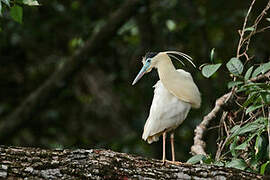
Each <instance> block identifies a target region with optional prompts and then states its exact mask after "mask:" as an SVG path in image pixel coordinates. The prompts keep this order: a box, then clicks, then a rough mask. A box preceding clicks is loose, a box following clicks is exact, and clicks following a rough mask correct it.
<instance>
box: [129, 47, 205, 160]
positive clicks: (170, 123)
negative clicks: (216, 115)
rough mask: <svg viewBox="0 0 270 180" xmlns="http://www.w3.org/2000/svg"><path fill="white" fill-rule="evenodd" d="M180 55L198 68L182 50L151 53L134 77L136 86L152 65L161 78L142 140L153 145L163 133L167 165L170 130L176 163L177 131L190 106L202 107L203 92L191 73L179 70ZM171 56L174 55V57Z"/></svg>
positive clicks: (156, 86)
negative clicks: (175, 60) (166, 144)
mask: <svg viewBox="0 0 270 180" xmlns="http://www.w3.org/2000/svg"><path fill="white" fill-rule="evenodd" d="M177 56H182V57H184V58H185V59H187V60H188V61H189V62H190V63H191V64H192V65H193V66H194V67H195V65H194V64H193V62H192V58H191V57H189V56H188V55H186V54H184V53H181V52H178V51H165V52H159V53H156V52H151V53H147V54H146V56H145V57H144V58H143V61H142V62H143V67H142V69H141V70H140V72H139V73H138V75H137V76H136V78H135V79H134V81H133V83H132V85H134V84H135V83H136V82H138V80H139V79H140V78H141V77H142V76H143V75H144V74H145V73H149V72H150V71H151V70H152V68H156V69H157V71H158V75H159V79H160V80H159V81H158V82H157V83H156V84H155V85H154V88H155V91H154V98H153V101H152V105H151V108H150V114H149V117H148V118H147V121H146V123H145V125H144V131H143V135H142V139H144V140H145V141H147V142H148V143H149V144H150V143H152V142H155V141H158V140H159V136H161V135H163V157H162V162H163V164H164V163H165V161H166V157H165V150H166V149H165V142H166V133H167V132H170V133H171V136H170V139H171V149H172V162H173V163H176V162H175V153H174V130H175V129H176V128H177V127H178V126H179V125H180V124H181V123H182V122H183V121H184V120H185V119H186V117H187V114H188V112H189V110H190V108H191V107H192V108H199V107H200V105H201V95H200V92H199V89H198V87H197V86H196V84H195V83H194V81H193V79H192V76H191V75H190V73H188V72H186V71H184V70H182V69H178V70H176V69H175V67H174V65H173V63H172V61H171V58H174V59H177V60H179V61H180V62H181V63H182V64H184V63H183V62H182V61H181V60H180V59H179V58H178V57H177ZM170 57H171V58H170Z"/></svg>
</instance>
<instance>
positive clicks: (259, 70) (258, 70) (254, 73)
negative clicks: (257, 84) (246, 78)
mask: <svg viewBox="0 0 270 180" xmlns="http://www.w3.org/2000/svg"><path fill="white" fill-rule="evenodd" d="M262 71H263V66H262V65H260V66H259V67H257V68H256V69H255V70H254V72H253V73H252V76H251V77H252V78H255V77H257V76H258V75H259V74H260V73H262Z"/></svg>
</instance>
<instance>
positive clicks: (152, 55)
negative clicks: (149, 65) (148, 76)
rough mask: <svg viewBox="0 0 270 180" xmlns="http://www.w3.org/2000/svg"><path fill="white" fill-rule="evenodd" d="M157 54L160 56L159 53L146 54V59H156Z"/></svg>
mask: <svg viewBox="0 0 270 180" xmlns="http://www.w3.org/2000/svg"><path fill="white" fill-rule="evenodd" d="M157 54H158V52H148V53H146V55H145V58H146V59H147V58H153V57H155V56H156V55H157Z"/></svg>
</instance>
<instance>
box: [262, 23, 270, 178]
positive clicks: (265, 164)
mask: <svg viewBox="0 0 270 180" xmlns="http://www.w3.org/2000/svg"><path fill="white" fill-rule="evenodd" d="M268 19H269V18H268ZM269 163H270V161H267V162H266V163H264V164H263V165H261V170H260V174H262V175H264V172H265V169H266V167H267V165H268V164H269Z"/></svg>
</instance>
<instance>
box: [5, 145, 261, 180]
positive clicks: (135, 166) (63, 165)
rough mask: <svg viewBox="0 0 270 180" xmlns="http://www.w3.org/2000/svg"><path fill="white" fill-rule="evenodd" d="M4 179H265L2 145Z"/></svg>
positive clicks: (118, 156) (105, 153) (94, 152)
mask: <svg viewBox="0 0 270 180" xmlns="http://www.w3.org/2000/svg"><path fill="white" fill-rule="evenodd" d="M0 178H7V179H22V178H28V179H263V178H265V177H263V176H261V175H259V174H254V173H249V172H245V171H241V170H238V169H233V168H225V167H219V166H213V165H191V164H184V163H183V164H181V165H172V164H168V163H167V164H166V165H162V164H161V161H160V160H155V159H147V158H145V157H139V156H135V155H130V154H125V153H118V152H113V151H111V150H99V149H90V150H84V149H77V150H67V149H66V150H45V149H39V148H23V147H6V146H0Z"/></svg>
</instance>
